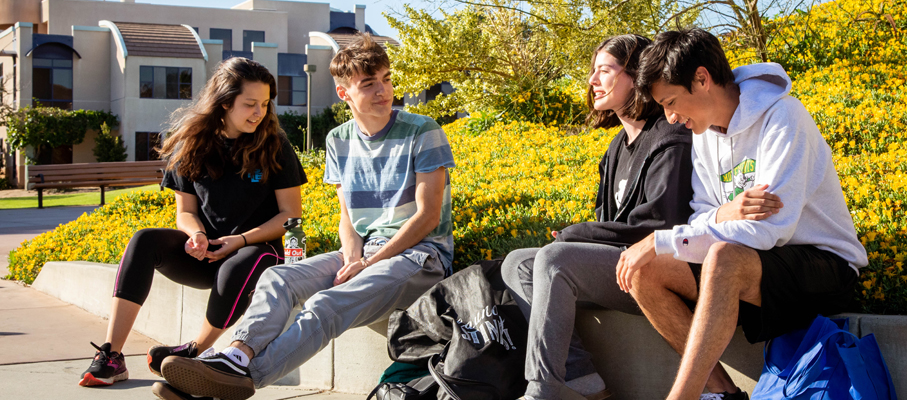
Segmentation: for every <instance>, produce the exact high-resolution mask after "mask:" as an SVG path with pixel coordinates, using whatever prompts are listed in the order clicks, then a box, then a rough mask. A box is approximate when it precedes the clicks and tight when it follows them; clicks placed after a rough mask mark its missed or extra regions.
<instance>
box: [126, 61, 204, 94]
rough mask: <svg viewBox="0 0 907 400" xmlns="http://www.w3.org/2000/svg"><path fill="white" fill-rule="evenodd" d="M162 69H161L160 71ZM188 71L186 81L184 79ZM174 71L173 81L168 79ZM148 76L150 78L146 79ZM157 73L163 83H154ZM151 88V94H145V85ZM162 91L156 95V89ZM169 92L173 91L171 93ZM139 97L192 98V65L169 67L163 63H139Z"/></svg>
mask: <svg viewBox="0 0 907 400" xmlns="http://www.w3.org/2000/svg"><path fill="white" fill-rule="evenodd" d="M161 70H163V71H161ZM186 72H188V77H189V79H188V81H187V82H186V81H184V79H183V78H184V77H185V75H184V74H185V73H186ZM171 73H174V74H175V75H174V76H175V81H173V82H171V81H170V74H171ZM146 75H147V77H150V79H146ZM158 75H161V76H162V77H163V79H164V82H163V83H158V84H156V83H155V81H156V80H157V77H158ZM146 84H147V85H148V86H149V87H148V89H149V90H151V95H147V94H146V86H145V85H146ZM159 90H162V91H163V93H162V94H160V96H158V93H157V92H158V91H159ZM184 92H185V93H184ZM171 93H173V94H172V95H171ZM139 98H140V99H157V100H192V67H169V66H165V65H140V66H139Z"/></svg>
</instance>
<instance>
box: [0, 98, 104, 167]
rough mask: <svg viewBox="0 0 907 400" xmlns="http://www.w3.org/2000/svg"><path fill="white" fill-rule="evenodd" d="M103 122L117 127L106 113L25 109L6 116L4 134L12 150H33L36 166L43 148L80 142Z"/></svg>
mask: <svg viewBox="0 0 907 400" xmlns="http://www.w3.org/2000/svg"><path fill="white" fill-rule="evenodd" d="M105 123H106V124H107V125H108V126H109V127H111V128H114V127H117V126H118V125H119V121H118V120H117V116H116V115H115V114H113V113H111V112H108V111H94V110H72V111H70V110H61V109H58V108H50V107H25V108H22V109H19V110H17V111H15V112H12V113H10V114H9V116H8V117H7V119H6V127H7V131H6V133H7V137H8V141H9V145H10V147H11V148H12V149H14V150H20V149H24V148H26V147H28V146H31V147H32V148H34V149H35V155H34V157H33V158H32V159H31V160H30V161H31V162H32V163H36V162H37V160H39V159H40V154H39V153H40V152H41V151H42V149H44V148H54V147H59V146H68V145H73V144H79V143H82V141H83V140H85V132H86V131H88V130H89V129H97V130H100V129H101V125H102V124H105Z"/></svg>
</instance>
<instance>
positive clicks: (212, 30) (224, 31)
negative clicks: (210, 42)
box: [208, 28, 233, 51]
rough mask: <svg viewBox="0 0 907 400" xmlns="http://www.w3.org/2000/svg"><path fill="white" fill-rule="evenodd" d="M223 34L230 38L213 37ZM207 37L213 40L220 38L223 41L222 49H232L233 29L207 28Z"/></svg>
mask: <svg viewBox="0 0 907 400" xmlns="http://www.w3.org/2000/svg"><path fill="white" fill-rule="evenodd" d="M215 33H217V34H216V35H215ZM224 35H227V36H229V37H230V38H229V39H227V38H223V37H214V36H224ZM208 38H209V39H214V40H222V41H223V42H224V48H223V50H224V51H232V50H233V29H225V28H208ZM228 40H229V41H228Z"/></svg>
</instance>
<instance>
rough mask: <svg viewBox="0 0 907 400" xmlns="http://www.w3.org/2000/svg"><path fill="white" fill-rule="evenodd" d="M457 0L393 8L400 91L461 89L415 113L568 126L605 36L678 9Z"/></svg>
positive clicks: (654, 23)
mask: <svg viewBox="0 0 907 400" xmlns="http://www.w3.org/2000/svg"><path fill="white" fill-rule="evenodd" d="M456 3H458V4H459V6H458V7H454V3H451V2H447V3H442V8H441V9H439V10H438V13H439V15H438V16H437V17H435V16H433V15H432V14H431V13H430V12H429V11H427V10H418V9H415V8H413V7H410V6H407V5H404V6H403V8H402V10H401V11H400V15H398V16H387V19H388V22H389V24H390V25H391V27H393V28H395V29H396V30H397V31H398V37H399V38H400V41H401V42H402V46H400V47H391V48H389V49H388V53H389V54H390V57H391V62H392V64H393V65H392V69H393V74H394V76H393V78H394V82H395V85H396V88H397V90H398V92H399V93H403V92H408V93H419V92H421V91H423V90H427V89H428V88H430V87H431V86H433V85H435V84H438V83H441V82H449V83H450V84H451V85H452V86H453V88H454V89H455V90H454V91H453V93H450V94H446V95H445V94H441V95H439V96H438V97H436V98H435V99H432V100H430V101H428V102H427V103H425V104H420V105H417V106H413V107H411V108H412V109H413V111H414V112H418V113H423V114H427V115H431V116H433V117H436V118H437V117H440V116H442V115H447V114H452V113H455V112H468V113H473V112H477V111H489V112H493V113H497V114H501V115H504V116H506V117H509V118H513V119H522V120H529V121H536V122H545V123H558V124H561V123H573V122H576V121H577V117H579V116H580V115H581V114H583V113H584V112H585V110H584V106H583V102H582V95H583V86H584V82H585V79H586V76H587V74H588V68H589V64H590V60H591V56H592V51H593V50H594V49H595V47H596V46H597V45H598V44H599V43H600V42H601V41H602V40H603V39H604V38H606V37H608V36H611V35H615V34H622V33H640V32H642V33H645V32H655V30H656V29H657V27H659V26H660V25H661V24H662V22H663V20H664V18H666V17H667V16H669V15H672V14H674V13H675V12H676V11H677V9H676V8H675V7H674V6H673V5H672V3H671V2H669V1H662V0H655V1H643V0H609V1H597V0H570V1H565V2H550V1H542V0H533V1H514V0H457V1H456ZM683 18H686V19H687V20H689V21H692V19H694V18H695V16H693V15H691V14H685V15H684V16H683Z"/></svg>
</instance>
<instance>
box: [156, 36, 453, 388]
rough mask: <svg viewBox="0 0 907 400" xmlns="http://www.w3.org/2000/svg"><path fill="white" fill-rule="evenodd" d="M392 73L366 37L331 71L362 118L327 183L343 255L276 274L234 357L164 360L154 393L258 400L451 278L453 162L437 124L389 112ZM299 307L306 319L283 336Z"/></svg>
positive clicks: (332, 147) (329, 165)
mask: <svg viewBox="0 0 907 400" xmlns="http://www.w3.org/2000/svg"><path fill="white" fill-rule="evenodd" d="M389 68H390V62H389V60H388V57H387V54H386V53H385V52H384V49H383V48H382V47H381V46H380V45H378V44H377V43H376V42H375V41H374V40H373V39H372V38H371V37H370V36H369V35H368V34H364V35H361V37H360V38H359V39H357V40H356V41H354V42H353V43H351V44H350V45H349V46H348V47H346V48H344V49H342V50H340V51H339V52H338V53H337V54H336V55H335V56H334V59H333V60H332V61H331V75H332V76H333V77H334V81H335V83H336V89H337V95H338V97H340V99H342V100H344V101H346V102H347V103H348V104H349V105H350V110H351V111H352V113H353V119H352V120H351V121H348V122H347V123H345V124H343V125H341V126H339V127H337V128H335V129H334V130H332V131H331V132H330V133H329V134H328V137H327V152H326V154H327V156H326V160H325V172H324V182H325V183H328V184H332V185H335V186H336V187H337V197H338V200H339V201H340V226H339V235H340V242H341V245H342V248H341V250H339V251H335V252H331V253H326V254H321V255H318V256H314V257H311V258H308V259H306V260H304V261H302V262H300V263H297V264H289V265H278V266H274V267H272V268H270V269H269V270H268V271H267V272H265V273H264V274H263V275H262V277H261V279H260V280H259V283H258V285H257V287H256V288H255V294H254V296H253V297H252V302H251V305H250V306H249V309H248V311H247V312H246V317H245V319H244V320H243V321H242V322H241V323H240V324H239V325H238V326H237V328H236V332H235V333H234V335H233V342H232V343H231V345H230V347H227V348H226V349H224V351H222V352H220V353H216V354H213V355H208V356H204V355H203V356H201V357H199V358H196V359H188V358H180V359H177V357H169V358H167V359H166V360H164V362H163V364H162V371H163V375H164V378H165V379H167V382H168V383H169V385H172V386H169V385H167V386H166V387H163V386H160V387H158V388H157V389H156V390H155V393H156V394H159V396H161V395H160V393H164V392H167V393H166V394H167V396H166V397H163V398H175V399H176V398H181V397H176V396H175V395H174V396H171V395H170V392H173V393H176V394H177V395H181V394H191V395H196V396H212V397H218V398H225V399H244V398H247V397H250V396H252V394H254V393H255V388H259V387H263V386H267V385H270V384H272V383H274V382H275V381H277V380H278V379H280V378H281V377H283V376H284V375H286V374H287V373H288V372H290V371H292V370H293V369H295V368H297V367H299V366H300V365H302V364H303V363H304V362H306V361H307V360H308V359H310V358H311V357H312V356H314V355H315V354H316V353H318V351H320V350H321V349H323V348H324V347H325V346H326V345H327V344H328V343H330V340H331V339H333V338H336V337H337V336H339V335H340V334H341V333H343V332H344V331H346V330H347V329H350V328H354V327H358V326H364V325H368V324H371V323H373V322H376V321H379V320H381V319H383V318H386V317H387V315H389V314H390V312H391V311H393V310H396V309H404V308H406V307H408V306H409V305H410V304H411V303H412V302H413V301H414V300H415V299H416V298H417V297H419V295H421V294H422V293H424V292H425V291H426V290H428V289H429V288H430V287H432V286H433V285H434V284H435V283H437V282H439V281H440V280H441V279H443V278H444V277H445V276H447V275H450V273H451V263H452V261H453V227H452V224H451V217H450V209H451V202H450V179H449V175H448V173H447V169H448V168H453V167H454V166H455V165H454V160H453V154H452V153H451V150H450V145H449V144H448V142H447V137H446V136H445V135H444V131H443V130H441V127H440V126H439V125H438V124H437V123H436V122H435V121H434V120H432V119H431V118H428V117H425V116H421V115H415V114H410V113H407V112H404V111H398V110H393V109H392V108H391V104H392V102H393V99H394V87H393V85H392V83H391V77H390V76H391V73H390V70H389ZM297 304H302V305H303V308H302V313H301V314H300V315H297V316H296V319H295V322H294V323H293V324H292V325H291V326H290V328H289V329H288V330H286V332H284V326H285V324H286V321H287V320H288V319H289V318H290V317H291V316H292V314H291V313H292V311H293V307H294V306H296V305H297ZM162 385H163V384H162ZM160 389H165V390H160ZM177 391H181V392H184V393H178V392H177Z"/></svg>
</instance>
